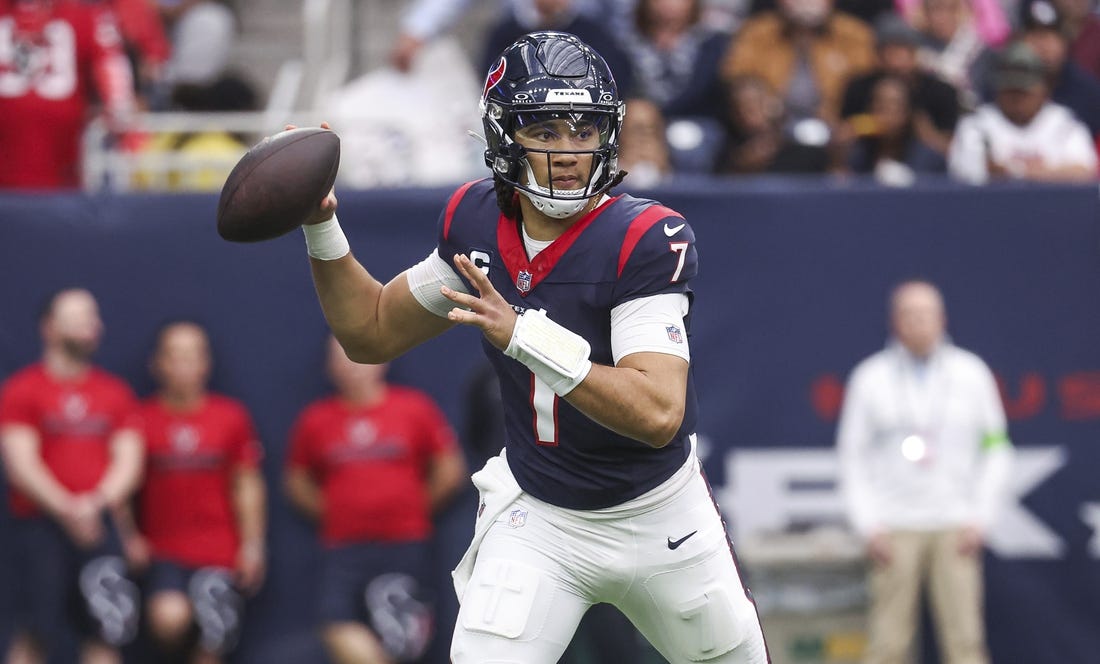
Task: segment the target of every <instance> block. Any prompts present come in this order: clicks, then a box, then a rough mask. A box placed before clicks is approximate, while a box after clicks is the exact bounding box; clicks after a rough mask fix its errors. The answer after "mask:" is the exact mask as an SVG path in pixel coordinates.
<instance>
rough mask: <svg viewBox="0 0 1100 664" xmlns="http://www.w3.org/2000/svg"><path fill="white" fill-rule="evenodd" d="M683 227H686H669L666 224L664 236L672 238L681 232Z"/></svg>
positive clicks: (681, 225)
mask: <svg viewBox="0 0 1100 664" xmlns="http://www.w3.org/2000/svg"><path fill="white" fill-rule="evenodd" d="M684 226H687V224H680V225H679V226H669V225H668V224H665V235H667V236H669V237H672V236H673V235H676V234H677V233H679V232H680V231H682V230H683V229H684Z"/></svg>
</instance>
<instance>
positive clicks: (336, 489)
mask: <svg viewBox="0 0 1100 664" xmlns="http://www.w3.org/2000/svg"><path fill="white" fill-rule="evenodd" d="M328 371H329V375H330V377H331V378H332V382H333V384H334V385H335V386H336V390H337V395H335V396H332V397H329V398H326V399H322V400H320V401H317V402H315V403H313V404H311V405H310V406H309V407H307V408H306V410H305V411H304V412H303V413H302V414H301V415H300V416H299V418H298V421H297V422H296V423H295V425H294V430H293V432H292V434H291V441H290V446H291V447H290V454H289V457H288V459H287V465H286V477H285V486H286V491H287V495H288V497H289V498H290V501H291V502H292V503H293V504H294V506H295V507H297V508H298V509H299V510H301V511H302V512H303V513H304V514H305V515H307V516H309V517H310V518H313V519H317V520H318V521H319V522H320V527H321V540H322V542H323V543H324V545H325V553H324V563H323V568H322V570H321V576H320V580H319V594H320V601H321V609H320V621H321V623H322V629H323V633H322V634H323V638H324V642H325V646H326V649H327V650H328V652H329V655H330V656H331V657H332V659H333V660H334V661H336V662H338V663H340V664H351V663H360V662H388V661H391V658H392V659H393V660H398V661H406V660H413V659H416V658H417V657H419V656H420V655H421V654H422V653H423V652H424V650H425V648H426V647H427V645H428V641H429V639H430V638H431V635H432V629H433V626H432V609H431V608H430V604H429V602H428V598H427V595H428V593H429V590H428V587H427V586H428V579H430V578H431V569H430V559H429V550H428V539H429V537H430V534H431V518H430V517H431V514H432V513H433V512H435V511H436V510H437V509H439V508H440V507H441V506H442V505H443V504H445V503H446V502H447V501H448V500H450V498H451V497H452V496H454V495H455V494H456V493H457V492H458V491H459V490H460V489H461V488H462V486H463V484H464V483H465V481H466V466H465V462H464V460H463V457H462V453H461V451H460V450H459V448H458V445H457V444H456V441H455V435H454V432H453V431H452V430H451V427H450V426H449V425H448V424H447V421H446V419H445V418H444V416H443V414H442V413H441V412H440V411H439V409H438V407H437V406H436V405H435V404H434V403H433V402H432V401H431V399H430V398H429V397H428V396H427V395H425V394H422V393H420V392H417V391H415V390H412V389H409V388H403V387H396V386H393V385H389V384H387V383H386V381H385V374H386V365H365V364H356V363H354V362H352V361H351V360H349V359H348V358H347V356H346V355H345V354H344V351H343V349H342V348H340V345H339V344H338V343H337V342H336V340H335V339H331V338H330V339H329V341H328ZM365 487H369V488H370V490H369V491H365V490H364V488H365Z"/></svg>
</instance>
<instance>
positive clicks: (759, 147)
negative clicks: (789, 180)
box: [716, 76, 830, 175]
mask: <svg viewBox="0 0 1100 664" xmlns="http://www.w3.org/2000/svg"><path fill="white" fill-rule="evenodd" d="M728 94H729V108H730V111H729V135H728V138H727V140H726V144H725V146H724V147H723V148H722V151H721V152H720V153H719V157H718V162H717V165H716V172H717V173H719V174H726V175H729V174H751V173H824V172H825V171H826V170H827V169H828V168H829V165H830V156H829V152H828V151H827V150H826V148H825V146H824V144H820V143H819V144H806V143H800V142H798V141H795V140H794V139H793V138H792V137H791V136H790V135H789V134H788V133H787V132H786V131H785V129H784V127H785V126H786V124H787V123H786V122H785V118H784V109H783V101H782V100H780V99H779V97H778V96H777V95H776V94H775V93H774V92H773V91H772V89H771V88H770V87H769V86H768V84H767V83H766V82H764V81H763V80H762V79H760V78H758V77H755V76H741V77H738V78H736V79H734V80H733V81H732V82H731V83H730V84H729V88H728Z"/></svg>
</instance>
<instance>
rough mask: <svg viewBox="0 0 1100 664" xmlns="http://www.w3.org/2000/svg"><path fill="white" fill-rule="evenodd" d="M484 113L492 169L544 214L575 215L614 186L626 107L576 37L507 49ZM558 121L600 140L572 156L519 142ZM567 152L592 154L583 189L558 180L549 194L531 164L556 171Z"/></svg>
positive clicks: (599, 61) (530, 39)
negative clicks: (520, 134)
mask: <svg viewBox="0 0 1100 664" xmlns="http://www.w3.org/2000/svg"><path fill="white" fill-rule="evenodd" d="M480 107H481V117H482V122H483V124H484V126H485V139H486V144H487V147H486V150H485V164H486V165H487V166H489V168H491V169H492V171H493V174H494V175H496V176H497V177H498V178H499V179H500V180H503V181H504V182H506V183H508V184H509V185H511V186H513V187H515V188H516V189H517V190H519V191H521V192H522V193H523V194H525V195H526V196H527V197H528V198H529V199H531V202H532V203H534V205H535V207H536V208H537V209H538V210H539V211H541V212H543V213H544V214H547V215H548V216H551V217H555V218H559V219H560V218H565V217H568V216H571V215H573V214H575V213H576V212H578V211H580V210H581V208H583V207H584V205H585V204H586V203H587V202H588V201H589V200H590V199H591V198H592V197H593V196H598V195H600V194H602V193H603V192H605V191H607V190H608V189H609V188H610V187H611V186H612V185H613V184H614V183H615V181H616V176H617V175H618V157H619V130H620V129H621V127H622V122H623V113H624V108H625V106H624V104H623V101H622V100H621V99H620V98H619V91H618V88H617V87H616V86H615V78H614V76H613V75H612V74H611V70H610V69H608V67H607V63H606V62H604V59H603V58H602V57H600V55H599V54H598V53H596V52H595V51H594V50H592V49H591V48H590V47H589V46H588V45H587V44H585V43H584V42H582V41H581V40H580V39H578V38H577V37H575V36H574V35H571V34H568V33H565V32H535V33H531V34H529V35H526V36H524V37H522V38H520V39H519V40H518V41H516V42H515V43H514V44H512V45H511V46H509V47H508V48H507V49H505V50H504V53H503V54H502V55H501V56H500V59H499V60H498V61H497V63H496V65H494V66H493V67H492V68H491V69H490V70H489V74H488V76H487V77H486V79H485V90H484V92H483V93H482V96H481V104H480ZM552 120H564V121H566V123H568V124H567V126H568V127H570V131H571V132H578V133H579V134H580V135H581V136H593V137H594V136H598V141H597V140H587V141H586V143H587V144H586V145H585V146H584V148H583V149H582V148H578V149H569V150H560V149H559V150H551V149H545V150H544V149H537V148H533V147H530V146H528V147H524V146H522V145H520V144H519V143H518V142H517V141H516V132H517V131H522V130H524V128H531V127H539V126H542V123H546V122H548V121H552ZM561 153H569V154H591V155H592V169H591V172H590V173H589V177H588V182H587V184H586V185H585V186H584V187H582V188H580V189H568V190H567V189H555V188H554V184H553V178H550V182H548V183H547V186H545V187H544V186H542V185H540V184H539V183H538V182H537V181H536V180H535V176H534V173H533V171H532V170H531V165H530V160H531V159H546V161H547V171H548V172H549V167H550V165H551V163H552V161H553V155H555V154H561Z"/></svg>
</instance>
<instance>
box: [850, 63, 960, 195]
mask: <svg viewBox="0 0 1100 664" xmlns="http://www.w3.org/2000/svg"><path fill="white" fill-rule="evenodd" d="M910 94H911V92H910V88H909V84H908V82H907V81H905V80H904V79H901V78H898V77H896V76H884V77H882V78H880V79H879V80H878V81H877V82H876V83H875V86H874V87H873V88H872V89H871V108H870V113H868V114H867V115H866V116H863V119H862V122H861V123H860V124H861V125H862V126H861V127H860V131H859V138H858V139H857V140H856V141H855V143H854V144H853V145H852V148H851V152H850V154H849V158H848V164H849V167H850V168H851V169H852V171H853V172H855V173H865V174H866V173H870V174H874V176H875V178H876V179H877V180H878V181H879V182H882V183H883V184H891V185H902V186H904V185H909V184H912V183H913V181H914V180H915V178H916V174H918V173H943V172H945V171H946V170H947V164H946V162H945V160H944V155H943V154H941V153H939V152H938V151H936V150H935V149H934V148H933V147H932V146H930V145H928V144H927V143H925V142H924V141H923V140H921V138H920V136H919V132H918V131H917V123H916V120H915V119H914V110H913V105H912V99H911V97H910Z"/></svg>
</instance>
